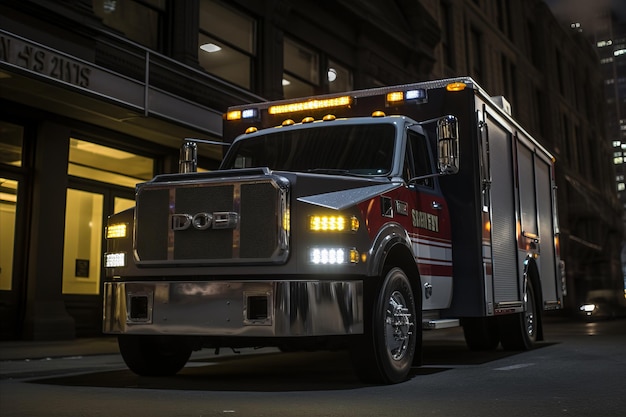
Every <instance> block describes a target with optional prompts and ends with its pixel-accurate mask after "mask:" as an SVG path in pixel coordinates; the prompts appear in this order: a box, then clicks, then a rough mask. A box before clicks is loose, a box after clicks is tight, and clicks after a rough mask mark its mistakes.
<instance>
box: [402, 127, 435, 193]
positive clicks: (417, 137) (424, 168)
mask: <svg viewBox="0 0 626 417" xmlns="http://www.w3.org/2000/svg"><path fill="white" fill-rule="evenodd" d="M406 159H409V160H408V161H405V165H406V166H407V167H409V170H410V171H412V172H409V173H408V175H410V177H409V178H416V177H424V176H428V175H432V174H434V173H435V171H434V170H433V164H432V160H431V157H430V152H429V150H428V143H427V142H426V137H425V136H424V135H421V134H419V133H417V132H414V131H412V130H409V131H408V142H407V152H406ZM405 171H406V169H405ZM405 175H407V173H405ZM414 184H416V185H420V186H423V187H429V188H433V187H434V179H433V177H429V178H423V179H420V180H417V181H414Z"/></svg>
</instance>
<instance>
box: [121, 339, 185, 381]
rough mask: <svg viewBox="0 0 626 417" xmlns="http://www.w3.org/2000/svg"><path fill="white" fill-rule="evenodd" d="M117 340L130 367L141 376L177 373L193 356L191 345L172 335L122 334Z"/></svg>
mask: <svg viewBox="0 0 626 417" xmlns="http://www.w3.org/2000/svg"><path fill="white" fill-rule="evenodd" d="M117 342H118V345H119V348H120V353H121V354H122V358H123V359H124V362H125V363H126V365H127V366H128V368H129V369H130V370H131V371H133V372H134V373H136V374H137V375H141V376H170V375H175V374H176V373H177V372H178V371H180V370H181V369H182V368H183V367H184V366H185V364H186V363H187V361H188V360H189V357H190V356H191V348H190V347H189V345H188V344H187V343H185V341H184V340H182V339H181V338H176V337H172V336H138V335H120V336H118V338H117Z"/></svg>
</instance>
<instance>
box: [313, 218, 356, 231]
mask: <svg viewBox="0 0 626 417" xmlns="http://www.w3.org/2000/svg"><path fill="white" fill-rule="evenodd" d="M309 230H310V231H312V232H344V231H352V232H356V231H357V230H359V220H358V219H357V218H356V217H354V216H352V217H347V216H311V217H309Z"/></svg>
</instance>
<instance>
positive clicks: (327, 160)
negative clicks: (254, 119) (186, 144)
mask: <svg viewBox="0 0 626 417" xmlns="http://www.w3.org/2000/svg"><path fill="white" fill-rule="evenodd" d="M394 138H395V127H394V126H393V125H391V124H358V125H355V124H352V125H349V124H345V125H328V126H315V127H313V126H311V128H306V129H277V131H275V132H272V133H269V134H267V135H259V136H256V137H253V138H250V139H244V140H242V141H239V142H237V143H236V144H234V145H233V146H234V149H231V152H230V156H229V159H228V161H229V162H228V164H229V166H227V167H225V168H252V167H269V168H270V169H272V170H282V171H299V172H319V173H338V174H353V175H385V174H388V173H389V172H390V171H391V168H392V163H393V149H394V142H395V140H394Z"/></svg>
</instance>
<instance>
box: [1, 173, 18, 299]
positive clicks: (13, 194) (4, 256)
mask: <svg viewBox="0 0 626 417" xmlns="http://www.w3.org/2000/svg"><path fill="white" fill-rule="evenodd" d="M17 189H18V182H17V181H14V180H10V179H8V178H0V290H4V291H10V290H11V287H12V279H13V249H14V243H15V215H16V212H17V211H16V207H17Z"/></svg>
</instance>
